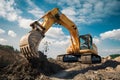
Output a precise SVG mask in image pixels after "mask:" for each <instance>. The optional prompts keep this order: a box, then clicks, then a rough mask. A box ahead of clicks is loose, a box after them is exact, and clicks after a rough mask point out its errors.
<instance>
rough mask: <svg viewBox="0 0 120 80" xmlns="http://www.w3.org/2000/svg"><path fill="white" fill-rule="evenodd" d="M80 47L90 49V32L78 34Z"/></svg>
mask: <svg viewBox="0 0 120 80" xmlns="http://www.w3.org/2000/svg"><path fill="white" fill-rule="evenodd" d="M79 38H80V43H81V45H80V49H92V48H93V47H92V36H91V35H90V34H86V35H80V37H79Z"/></svg>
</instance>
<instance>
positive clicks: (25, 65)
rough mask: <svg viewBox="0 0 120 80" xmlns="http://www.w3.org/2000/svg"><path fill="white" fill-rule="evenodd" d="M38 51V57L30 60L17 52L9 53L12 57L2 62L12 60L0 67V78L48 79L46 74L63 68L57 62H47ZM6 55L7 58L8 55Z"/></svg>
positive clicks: (1, 79)
mask: <svg viewBox="0 0 120 80" xmlns="http://www.w3.org/2000/svg"><path fill="white" fill-rule="evenodd" d="M39 53H40V58H32V59H30V60H26V59H25V58H24V57H22V56H20V55H19V54H15V55H14V56H13V55H11V53H9V54H10V55H11V57H12V59H9V60H6V59H7V58H5V59H4V62H5V61H8V62H11V60H12V61H13V62H12V63H9V64H7V65H6V66H2V67H1V68H0V80H7V79H10V80H23V79H24V80H35V79H42V80H49V78H48V77H47V76H49V75H51V74H55V73H57V72H58V71H61V70H63V69H64V68H62V67H61V66H59V65H58V64H55V63H53V62H49V61H48V60H47V58H46V56H45V55H44V54H43V53H41V52H39ZM13 54H14V53H13ZM6 57H8V58H9V56H6ZM2 64H3V63H0V65H2Z"/></svg>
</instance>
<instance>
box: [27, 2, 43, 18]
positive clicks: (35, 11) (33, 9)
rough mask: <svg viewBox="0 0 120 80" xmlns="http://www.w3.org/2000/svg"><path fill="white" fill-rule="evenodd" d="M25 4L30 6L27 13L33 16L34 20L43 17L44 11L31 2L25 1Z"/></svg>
mask: <svg viewBox="0 0 120 80" xmlns="http://www.w3.org/2000/svg"><path fill="white" fill-rule="evenodd" d="M27 3H28V4H29V5H30V8H29V9H28V12H29V13H31V14H32V15H34V16H35V17H36V18H40V17H42V16H43V15H44V13H45V12H44V10H42V9H40V8H39V7H38V6H37V5H35V4H34V3H33V2H32V1H31V0H27Z"/></svg>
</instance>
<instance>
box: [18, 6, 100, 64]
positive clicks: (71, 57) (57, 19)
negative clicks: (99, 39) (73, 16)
mask: <svg viewBox="0 0 120 80" xmlns="http://www.w3.org/2000/svg"><path fill="white" fill-rule="evenodd" d="M41 18H42V22H41V23H40V22H39V21H40V20H37V21H35V22H33V23H31V24H30V26H31V27H32V30H31V31H30V32H29V33H28V34H26V35H25V36H23V37H22V38H21V40H20V51H21V53H22V54H23V55H24V57H25V58H26V59H28V60H29V59H30V58H33V57H34V58H37V57H39V53H38V46H39V43H40V41H41V40H42V39H43V38H44V37H45V33H46V32H47V31H48V30H49V28H50V27H52V25H53V24H59V25H62V26H63V27H65V28H66V29H67V30H68V31H69V33H70V38H71V39H70V40H71V45H70V46H69V47H68V48H67V54H64V55H58V56H57V59H58V60H62V61H63V62H81V63H100V62H101V57H100V56H99V55H98V52H97V47H96V45H95V44H94V43H93V42H92V37H91V35H90V34H86V35H79V32H78V29H77V26H76V25H75V24H74V23H73V22H72V21H71V20H70V19H69V18H68V17H67V16H65V15H64V14H63V13H61V12H60V11H59V9H58V8H54V9H52V10H50V11H48V12H47V13H46V14H45V15H44V16H43V17H41ZM51 55H52V54H51Z"/></svg>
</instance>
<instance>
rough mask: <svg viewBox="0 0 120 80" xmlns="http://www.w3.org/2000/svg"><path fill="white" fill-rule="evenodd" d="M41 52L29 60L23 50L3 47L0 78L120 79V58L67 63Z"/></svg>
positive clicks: (0, 52)
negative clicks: (92, 62) (95, 62)
mask: <svg viewBox="0 0 120 80" xmlns="http://www.w3.org/2000/svg"><path fill="white" fill-rule="evenodd" d="M39 53H40V56H42V57H40V58H42V59H39V58H35V59H32V60H30V62H29V61H27V60H26V59H25V58H24V57H23V56H22V55H21V54H20V53H16V52H14V51H11V50H9V51H7V50H2V49H0V80H120V57H117V58H115V59H110V58H109V57H106V58H103V59H102V63H100V64H81V63H79V62H75V63H64V62H62V61H57V60H56V59H52V58H49V59H47V58H46V56H45V55H44V54H43V53H41V52H39Z"/></svg>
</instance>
